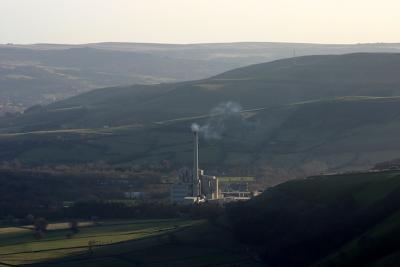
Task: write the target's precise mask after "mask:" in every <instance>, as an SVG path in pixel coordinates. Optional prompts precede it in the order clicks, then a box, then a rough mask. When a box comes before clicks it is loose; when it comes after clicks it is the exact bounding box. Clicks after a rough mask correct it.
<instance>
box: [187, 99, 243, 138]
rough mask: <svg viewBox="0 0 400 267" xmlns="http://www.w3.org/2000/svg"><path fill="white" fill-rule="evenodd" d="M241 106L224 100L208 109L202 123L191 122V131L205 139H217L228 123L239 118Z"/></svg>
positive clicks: (226, 128)
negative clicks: (206, 117) (208, 113)
mask: <svg viewBox="0 0 400 267" xmlns="http://www.w3.org/2000/svg"><path fill="white" fill-rule="evenodd" d="M241 111H242V107H241V106H240V105H239V104H238V103H235V102H224V103H221V104H219V105H218V106H216V107H215V108H213V109H212V110H211V111H210V116H209V119H208V120H207V121H206V123H205V124H204V125H199V124H197V123H193V124H192V126H191V129H192V131H197V132H199V133H200V134H202V135H203V136H204V138H206V139H219V138H221V136H222V135H223V134H224V133H225V132H226V131H227V130H228V128H229V125H231V124H235V123H237V121H238V120H241V116H240V113H241Z"/></svg>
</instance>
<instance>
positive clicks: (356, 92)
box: [0, 54, 400, 130]
mask: <svg viewBox="0 0 400 267" xmlns="http://www.w3.org/2000/svg"><path fill="white" fill-rule="evenodd" d="M399 68H400V54H349V55H343V56H308V57H300V58H296V59H285V60H278V61H274V62H270V63H263V64H258V65H252V66H249V67H246V68H242V69H237V70H234V71H230V72H227V73H224V74H221V75H218V76H215V77H212V78H209V79H206V80H199V81H194V82H184V83H170V84H160V85H154V86H149V87H146V86H131V87H119V88H112V89H111V90H112V91H110V89H101V90H96V91H93V92H89V93H86V94H83V95H79V96H77V97H74V98H70V99H67V100H65V101H61V102H57V103H55V104H52V105H49V106H46V107H45V108H43V109H39V110H36V112H27V114H26V115H25V116H21V117H13V118H11V119H2V120H0V124H1V125H4V126H3V127H2V128H4V127H10V126H13V127H14V126H19V125H20V126H23V127H24V129H25V130H28V129H29V128H27V127H26V126H27V125H29V127H32V129H35V130H37V129H42V130H48V129H57V128H88V127H89V128H90V127H103V126H104V125H108V126H120V125H126V124H137V123H148V122H156V121H163V120H169V119H176V118H181V117H188V116H197V115H202V114H207V113H208V112H209V111H210V110H211V109H212V108H213V107H215V106H217V105H218V104H219V103H221V102H226V101H232V102H237V103H239V104H240V105H241V106H242V107H243V108H244V109H251V108H261V107H262V108H269V107H278V106H280V105H285V104H290V103H296V102H300V101H309V100H316V99H325V98H333V97H341V96H397V95H400V89H399V87H398V84H400V78H399V77H400V76H399V75H398V71H397V70H398V69H399ZM148 91H149V92H151V93H149V92H148Z"/></svg>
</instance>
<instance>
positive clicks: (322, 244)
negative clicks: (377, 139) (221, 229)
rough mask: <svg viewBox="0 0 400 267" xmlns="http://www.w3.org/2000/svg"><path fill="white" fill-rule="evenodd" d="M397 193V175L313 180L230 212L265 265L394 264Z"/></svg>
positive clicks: (242, 237) (399, 203)
mask: <svg viewBox="0 0 400 267" xmlns="http://www.w3.org/2000/svg"><path fill="white" fill-rule="evenodd" d="M399 190H400V173H399V171H385V172H369V173H356V174H340V175H330V176H317V177H310V178H307V179H302V180H296V181H290V182H287V183H284V184H281V185H279V186H276V187H273V188H270V189H269V190H267V191H265V192H264V193H263V195H261V196H260V197H257V198H255V199H253V200H251V201H249V202H245V203H241V204H236V205H235V206H231V207H230V210H229V212H228V213H229V214H230V217H229V218H230V220H231V221H232V222H233V225H234V227H233V229H234V232H236V233H237V236H238V237H239V238H240V240H242V241H244V242H247V243H248V244H252V245H253V246H255V248H256V249H257V250H258V251H259V253H260V255H262V258H263V259H264V261H265V263H266V265H267V266H271V267H274V266H287V267H291V266H297V267H301V266H319V267H322V266H385V267H388V266H398V264H399V263H400V257H399V255H400V250H399V246H398V244H397V241H396V240H398V238H399V235H400V220H399V214H400V201H399V200H400V199H399ZM249 225H251V227H249Z"/></svg>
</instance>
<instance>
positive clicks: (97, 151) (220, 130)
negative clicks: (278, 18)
mask: <svg viewBox="0 0 400 267" xmlns="http://www.w3.org/2000/svg"><path fill="white" fill-rule="evenodd" d="M399 117H400V98H398V97H343V98H336V99H331V100H321V101H309V102H303V103H297V104H289V105H283V106H280V107H276V108H265V109H257V110H242V111H240V112H236V113H231V114H229V115H225V116H222V115H216V114H210V115H206V116H203V117H186V118H181V119H179V120H175V121H169V122H168V121H167V122H164V123H148V124H141V125H126V126H120V127H101V128H91V129H90V128H86V129H83V128H82V129H58V130H42V131H31V132H19V133H3V134H1V135H0V145H1V147H2V150H1V151H0V158H1V159H2V160H11V159H18V160H20V161H21V162H23V163H26V164H33V165H40V164H59V163H69V164H71V163H84V162H93V161H106V162H108V163H110V164H115V165H138V166H140V165H144V166H151V165H159V164H162V162H164V161H169V162H170V163H171V164H172V166H173V168H179V167H181V166H183V165H187V166H190V165H191V154H192V151H191V149H192V143H191V142H192V136H191V134H190V125H191V123H193V122H196V123H199V124H201V125H203V126H204V125H208V130H210V131H212V132H211V133H205V132H204V133H203V134H202V139H201V143H200V164H201V166H202V167H204V168H206V169H207V170H208V172H212V173H215V174H219V173H220V171H221V170H234V169H240V170H241V171H247V172H250V173H254V172H256V173H258V175H259V176H260V177H268V179H267V181H268V183H269V185H271V184H275V183H277V182H280V181H282V180H285V179H289V178H293V177H296V176H304V175H312V174H318V173H320V172H332V171H337V170H349V169H365V168H368V167H372V166H373V165H374V164H375V163H377V162H381V161H384V160H390V159H393V158H397V157H398V155H399V153H400V147H399V145H398V144H400V142H399V141H400V140H399V136H400V123H399V121H398V119H397V118H399ZM205 134H209V135H210V136H208V138H206V136H205ZM282 171H283V172H282ZM236 173H237V172H236ZM275 179H276V180H275Z"/></svg>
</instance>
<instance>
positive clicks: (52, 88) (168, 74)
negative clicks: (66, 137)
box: [0, 43, 400, 114]
mask: <svg viewBox="0 0 400 267" xmlns="http://www.w3.org/2000/svg"><path fill="white" fill-rule="evenodd" d="M399 48H400V45H399V44H357V45H323V44H301V43H221V44H188V45H175V44H141V43H94V44H84V45H62V44H60V45H58V44H35V45H13V44H8V45H0V113H1V114H2V113H5V112H15V111H22V110H23V109H25V108H27V107H29V106H32V105H35V104H46V103H51V102H53V101H56V100H60V99H64V98H66V97H70V96H74V95H77V94H79V93H82V92H86V91H89V90H92V89H95V88H101V87H110V86H121V85H129V84H154V83H160V82H174V81H187V80H194V79H202V78H207V77H209V76H213V75H216V74H218V73H222V72H224V71H227V70H230V69H233V68H237V67H242V66H246V65H250V64H254V63H261V62H267V61H273V60H276V59H281V58H288V57H292V56H293V55H298V56H302V55H312V54H316V55H318V54H345V53H352V52H398V51H399Z"/></svg>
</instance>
